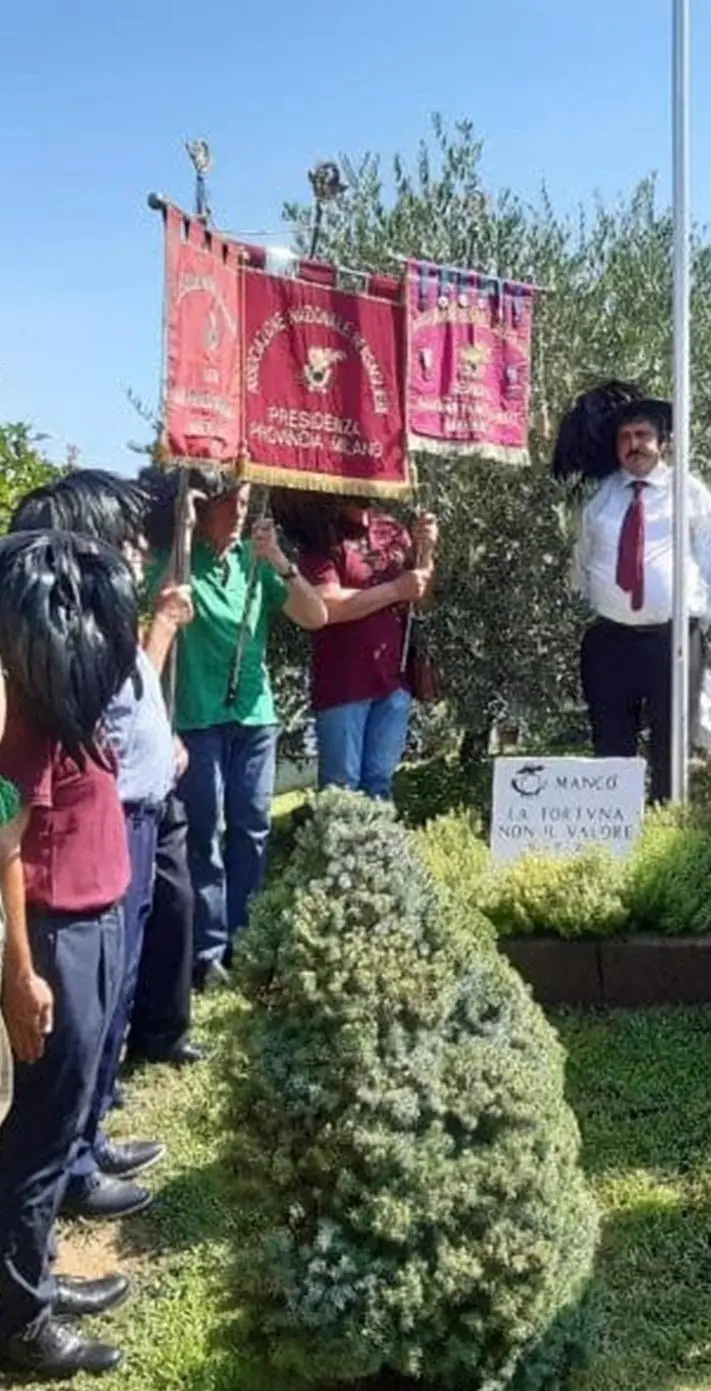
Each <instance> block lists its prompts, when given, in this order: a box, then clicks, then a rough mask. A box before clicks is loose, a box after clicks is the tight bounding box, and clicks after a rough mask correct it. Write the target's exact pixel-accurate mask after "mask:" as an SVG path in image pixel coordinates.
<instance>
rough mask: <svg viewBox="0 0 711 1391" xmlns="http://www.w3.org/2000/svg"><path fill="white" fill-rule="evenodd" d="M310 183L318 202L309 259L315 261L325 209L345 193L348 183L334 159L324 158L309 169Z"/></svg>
mask: <svg viewBox="0 0 711 1391" xmlns="http://www.w3.org/2000/svg"><path fill="white" fill-rule="evenodd" d="M309 183H310V184H311V187H312V189H313V193H314V199H315V203H316V207H315V211H314V223H313V230H312V233H311V247H310V249H309V259H310V260H311V261H313V260H315V259H316V252H317V251H318V244H319V241H320V240H321V228H322V225H323V210H324V208H325V206H326V204H327V203H335V202H336V199H338V198H340V197H341V195H342V194H343V193H345V191H346V189H347V187H348V185H347V184H344V182H343V180H342V178H341V171H340V169H339V168H338V165H337V164H335V163H334V161H333V160H332V159H326V160H323V161H322V163H321V164H317V165H315V167H314V168H313V169H310V170H309Z"/></svg>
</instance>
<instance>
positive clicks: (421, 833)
mask: <svg viewBox="0 0 711 1391" xmlns="http://www.w3.org/2000/svg"><path fill="white" fill-rule="evenodd" d="M413 835H414V838H415V845H416V846H417V849H418V851H419V853H420V855H421V856H422V859H423V860H424V863H425V866H426V868H427V869H428V870H429V872H430V874H431V875H432V878H433V879H434V880H435V881H436V883H437V885H438V887H439V889H440V890H442V891H443V892H444V893H446V894H447V895H448V896H449V900H450V909H451V911H452V912H454V913H458V914H459V915H461V921H462V926H463V928H464V930H466V931H467V932H469V933H471V934H473V935H474V936H475V938H476V940H477V941H479V942H482V943H487V942H489V943H491V942H493V941H494V940H495V933H494V929H493V925H492V923H491V922H490V921H489V919H488V918H485V917H484V915H483V913H482V899H483V893H482V885H483V884H484V883H485V881H486V876H487V874H488V872H489V867H490V858H491V857H490V854H489V848H488V845H487V844H486V842H485V841H484V840H483V838H482V834H481V826H480V823H479V822H478V820H477V819H476V816H475V815H474V813H473V812H471V811H450V812H448V813H447V815H446V816H438V817H437V819H436V820H435V821H430V822H429V823H428V825H426V826H423V827H421V828H420V829H419V830H417V831H414V832H413Z"/></svg>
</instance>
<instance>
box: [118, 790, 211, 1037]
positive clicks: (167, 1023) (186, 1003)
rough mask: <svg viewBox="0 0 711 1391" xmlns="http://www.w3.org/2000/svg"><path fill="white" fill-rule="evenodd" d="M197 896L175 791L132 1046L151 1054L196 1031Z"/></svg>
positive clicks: (164, 830)
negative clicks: (193, 1008) (193, 1025)
mask: <svg viewBox="0 0 711 1391" xmlns="http://www.w3.org/2000/svg"><path fill="white" fill-rule="evenodd" d="M193 915H194V898H193V889H192V884H191V883H190V870H189V868H188V822H187V817H186V815H185V807H184V806H183V803H182V802H181V801H180V799H179V798H178V797H177V796H176V795H175V793H174V792H171V793H170V795H169V797H168V800H167V802H166V805H165V810H164V812H163V815H162V817H161V820H160V823H159V825H158V845H157V849H156V874H155V884H154V886H153V906H152V908H151V915H150V917H149V919H148V922H147V923H146V930H145V934H144V938H143V954H142V956H141V969H140V971H139V973H138V987H137V990H136V999H135V1002H134V1006H133V1015H132V1017H131V1028H130V1033H129V1037H128V1045H127V1047H128V1051H129V1053H135V1054H138V1055H147V1054H148V1053H150V1050H151V1048H158V1049H161V1048H170V1047H171V1046H172V1045H174V1044H176V1043H181V1042H182V1041H183V1040H185V1039H187V1037H188V1034H189V1033H190V1007H191V996H192V982H193Z"/></svg>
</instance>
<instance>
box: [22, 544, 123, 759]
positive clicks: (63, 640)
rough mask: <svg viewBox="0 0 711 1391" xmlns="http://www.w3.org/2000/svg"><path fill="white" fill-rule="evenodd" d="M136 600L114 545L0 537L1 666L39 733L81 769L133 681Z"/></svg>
mask: <svg viewBox="0 0 711 1391" xmlns="http://www.w3.org/2000/svg"><path fill="white" fill-rule="evenodd" d="M137 645H138V600H137V596H136V589H135V586H134V583H133V578H132V575H131V571H130V568H129V566H128V565H127V563H126V561H125V560H123V558H122V557H121V556H120V555H119V554H118V552H117V551H116V550H115V549H114V548H113V547H111V546H107V545H104V544H103V543H102V542H100V541H95V540H92V539H90V538H88V537H84V536H78V535H74V534H70V533H69V532H63V531H32V532H22V531H17V532H14V533H13V534H11V535H9V536H6V537H4V538H3V539H2V540H0V662H2V665H3V668H4V670H5V673H6V676H7V686H8V693H9V695H10V697H11V698H12V699H13V700H14V701H16V702H17V703H19V704H20V705H21V708H22V710H23V713H24V714H25V716H26V718H27V719H28V720H30V721H31V722H32V724H33V725H34V726H35V728H36V729H37V730H38V731H39V732H40V733H41V734H44V735H46V736H47V737H48V738H50V739H52V740H56V741H58V742H59V743H61V744H62V745H63V747H64V748H65V749H66V751H67V753H68V754H70V755H71V757H73V758H74V759H76V761H77V762H78V763H79V764H80V765H83V763H84V760H85V756H86V755H87V754H88V755H89V757H91V758H94V759H95V760H96V761H101V751H100V749H99V747H98V744H97V728H98V726H99V722H100V720H101V718H102V716H103V715H104V714H105V712H106V709H107V706H108V705H109V703H110V701H111V700H112V699H113V697H114V696H115V695H116V693H117V691H118V690H119V689H120V688H121V686H122V685H123V683H124V681H126V679H127V678H128V677H129V676H130V675H131V673H132V672H133V669H134V665H135V661H136V649H137Z"/></svg>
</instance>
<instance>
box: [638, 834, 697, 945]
mask: <svg viewBox="0 0 711 1391" xmlns="http://www.w3.org/2000/svg"><path fill="white" fill-rule="evenodd" d="M623 898H624V902H625V905H626V911H627V915H628V919H629V930H630V931H632V932H662V933H666V934H667V935H669V936H683V935H684V934H697V933H703V932H709V931H711V833H709V830H708V829H706V827H705V825H704V824H703V815H702V818H701V820H699V813H698V812H697V811H695V810H694V809H693V808H692V809H690V810H689V811H688V812H680V811H679V810H678V809H675V808H663V809H661V810H658V811H651V812H649V813H648V814H647V817H646V820H645V824H644V829H643V831H642V835H641V836H640V839H639V841H638V843H637V845H636V846H635V849H634V851H633V852H632V855H631V857H630V860H629V861H628V865H627V870H626V875H625V882H624V890H623Z"/></svg>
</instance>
